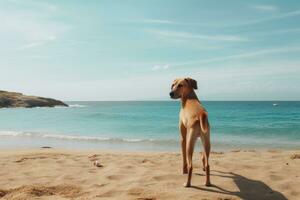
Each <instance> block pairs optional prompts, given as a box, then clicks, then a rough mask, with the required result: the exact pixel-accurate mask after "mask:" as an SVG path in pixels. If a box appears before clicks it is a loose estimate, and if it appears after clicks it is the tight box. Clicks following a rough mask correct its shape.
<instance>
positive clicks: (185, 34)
mask: <svg viewBox="0 0 300 200" xmlns="http://www.w3.org/2000/svg"><path fill="white" fill-rule="evenodd" d="M146 31H147V32H149V33H151V34H153V35H156V36H161V37H173V38H185V39H201V40H213V41H230V42H245V41H249V39H248V38H244V37H241V36H236V35H204V34H193V33H188V32H180V31H163V30H158V29H147V30H146Z"/></svg>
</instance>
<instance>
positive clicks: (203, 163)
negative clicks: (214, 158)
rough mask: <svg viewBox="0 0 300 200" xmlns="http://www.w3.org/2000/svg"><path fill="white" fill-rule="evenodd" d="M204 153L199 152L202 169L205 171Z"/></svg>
mask: <svg viewBox="0 0 300 200" xmlns="http://www.w3.org/2000/svg"><path fill="white" fill-rule="evenodd" d="M204 154H205V153H204V151H203V152H200V156H201V160H202V169H203V171H205V155H204Z"/></svg>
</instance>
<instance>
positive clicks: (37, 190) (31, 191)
mask: <svg viewBox="0 0 300 200" xmlns="http://www.w3.org/2000/svg"><path fill="white" fill-rule="evenodd" d="M198 155H199V154H198V152H196V151H195V153H194V172H193V179H192V185H193V187H192V188H183V186H182V183H184V181H185V178H186V177H185V175H182V174H181V155H180V154H179V153H174V152H142V151H140V152H128V151H115V150H82V149H76V150H75V149H72V150H71V149H56V148H50V149H49V148H45V149H44V148H31V149H10V150H5V149H3V150H1V152H0V166H1V167H2V170H1V174H0V175H1V177H2V178H1V180H0V185H1V187H0V198H1V197H2V198H1V199H120V198H121V199H144V200H145V199H230V200H233V199H299V198H300V192H299V190H298V188H299V187H300V178H299V174H300V168H299V165H300V159H299V158H300V149H298V150H268V151H262V150H259V151H254V150H233V151H229V152H213V153H212V154H211V159H210V165H211V170H212V172H211V174H212V183H213V187H205V186H204V185H203V183H204V173H203V172H202V170H201V165H200V163H201V162H200V156H198ZM95 160H98V161H99V162H100V164H101V165H103V166H102V167H96V166H94V165H93V161H95Z"/></svg>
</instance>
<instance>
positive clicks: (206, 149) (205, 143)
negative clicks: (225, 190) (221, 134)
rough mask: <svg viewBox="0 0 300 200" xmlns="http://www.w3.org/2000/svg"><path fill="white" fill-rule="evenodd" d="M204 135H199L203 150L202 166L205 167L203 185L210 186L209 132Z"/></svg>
mask: <svg viewBox="0 0 300 200" xmlns="http://www.w3.org/2000/svg"><path fill="white" fill-rule="evenodd" d="M205 134H206V135H203V136H201V140H202V143H203V150H204V161H205V162H204V168H205V175H206V181H205V185H206V186H210V185H211V183H210V167H209V154H210V138H209V132H208V133H205Z"/></svg>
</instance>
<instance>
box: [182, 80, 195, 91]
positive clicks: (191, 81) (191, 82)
mask: <svg viewBox="0 0 300 200" xmlns="http://www.w3.org/2000/svg"><path fill="white" fill-rule="evenodd" d="M185 81H186V82H187V83H188V84H189V86H191V87H192V88H193V89H195V90H197V89H198V86H197V81H196V80H194V79H192V78H185Z"/></svg>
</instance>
